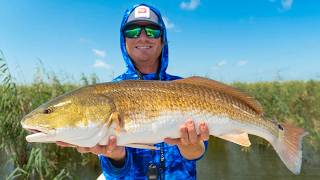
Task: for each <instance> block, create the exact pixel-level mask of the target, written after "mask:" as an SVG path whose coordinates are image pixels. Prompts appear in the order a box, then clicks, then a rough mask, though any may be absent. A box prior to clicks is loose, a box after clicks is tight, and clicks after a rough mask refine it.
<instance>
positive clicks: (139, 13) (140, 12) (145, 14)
mask: <svg viewBox="0 0 320 180" xmlns="http://www.w3.org/2000/svg"><path fill="white" fill-rule="evenodd" d="M134 17H135V18H141V17H142V18H150V8H149V7H147V6H139V7H137V8H136V9H135V11H134Z"/></svg>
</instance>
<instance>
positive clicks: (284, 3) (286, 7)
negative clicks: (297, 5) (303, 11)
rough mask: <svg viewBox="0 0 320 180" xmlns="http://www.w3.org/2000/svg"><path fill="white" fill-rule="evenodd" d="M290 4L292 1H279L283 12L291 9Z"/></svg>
mask: <svg viewBox="0 0 320 180" xmlns="http://www.w3.org/2000/svg"><path fill="white" fill-rule="evenodd" d="M292 4H293V0H281V5H282V8H283V9H284V10H289V9H291V6H292Z"/></svg>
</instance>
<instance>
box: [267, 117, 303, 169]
mask: <svg viewBox="0 0 320 180" xmlns="http://www.w3.org/2000/svg"><path fill="white" fill-rule="evenodd" d="M278 127H279V136H278V139H277V140H276V141H275V142H274V144H273V146H274V148H275V150H276V152H277V153H278V154H279V156H280V159H281V160H282V161H283V162H284V164H285V165H286V166H287V168H288V169H289V170H290V171H291V172H293V173H294V174H300V171H301V163H302V138H303V137H304V136H305V135H307V134H308V133H307V132H305V131H304V129H302V128H298V127H295V126H293V125H290V124H288V123H286V124H282V125H279V126H278Z"/></svg>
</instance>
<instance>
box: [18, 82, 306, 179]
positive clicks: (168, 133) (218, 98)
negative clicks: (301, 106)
mask: <svg viewBox="0 0 320 180" xmlns="http://www.w3.org/2000/svg"><path fill="white" fill-rule="evenodd" d="M188 118H192V119H193V120H194V122H195V124H196V126H198V124H199V123H200V121H204V122H206V123H207V125H208V127H209V131H210V135H213V136H217V137H220V138H222V139H225V140H227V141H231V142H234V143H237V144H240V145H242V146H250V141H249V138H248V134H253V135H256V136H259V137H262V138H264V139H266V140H267V141H269V142H270V143H271V144H272V145H273V147H274V148H275V150H276V151H277V153H278V154H279V156H280V158H281V159H282V160H283V162H284V163H285V164H286V166H287V167H288V168H289V169H290V170H291V171H292V172H294V173H296V174H298V173H299V172H300V169H301V141H302V137H303V136H304V135H305V133H304V131H303V130H302V129H300V128H295V127H292V126H290V125H287V124H283V125H281V124H279V123H277V122H274V121H270V120H267V119H266V118H264V116H263V109H262V106H261V105H260V104H259V103H258V102H257V101H256V100H255V99H254V98H252V97H251V96H249V95H248V94H246V93H243V92H242V91H239V90H237V89H235V88H232V87H230V86H228V85H225V84H222V83H220V82H217V81H214V80H210V79H206V78H201V77H191V78H186V79H182V80H175V81H140V80H139V81H136V80H134V81H133V80H128V81H121V82H111V83H103V84H97V85H93V86H88V87H83V88H80V89H78V90H75V91H73V92H70V93H68V94H66V95H63V96H60V97H58V98H56V99H54V100H52V101H50V102H48V103H46V104H45V105H42V106H40V107H39V108H38V109H36V110H35V111H34V112H32V113H30V114H29V115H27V116H26V117H25V118H24V120H23V121H22V125H23V127H24V128H26V129H33V130H37V131H41V133H36V134H33V135H30V136H28V137H27V140H29V141H32V142H51V141H64V142H67V143H71V144H75V145H78V146H85V147H92V146H94V145H96V144H106V143H107V139H108V136H110V135H115V136H117V142H118V145H122V146H131V147H139V148H141V147H144V148H152V146H150V145H148V144H155V143H159V142H162V141H163V139H164V138H166V137H171V138H178V137H179V127H180V126H181V125H182V124H184V123H185V121H186V119H188ZM52 131H54V133H52Z"/></svg>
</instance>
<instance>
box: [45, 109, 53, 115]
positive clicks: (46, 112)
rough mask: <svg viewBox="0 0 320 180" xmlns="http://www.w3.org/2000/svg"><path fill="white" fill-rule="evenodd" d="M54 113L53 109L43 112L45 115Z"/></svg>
mask: <svg viewBox="0 0 320 180" xmlns="http://www.w3.org/2000/svg"><path fill="white" fill-rule="evenodd" d="M52 112H53V108H50V107H48V108H47V109H45V110H43V113H44V114H50V113H52Z"/></svg>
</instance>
